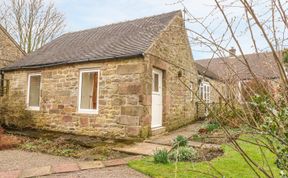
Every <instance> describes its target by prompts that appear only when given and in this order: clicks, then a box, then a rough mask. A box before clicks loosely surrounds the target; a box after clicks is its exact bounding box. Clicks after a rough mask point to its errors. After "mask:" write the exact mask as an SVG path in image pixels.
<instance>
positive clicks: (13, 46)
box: [0, 25, 25, 68]
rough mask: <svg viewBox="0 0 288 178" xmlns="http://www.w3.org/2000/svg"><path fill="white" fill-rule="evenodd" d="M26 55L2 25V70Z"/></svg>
mask: <svg viewBox="0 0 288 178" xmlns="http://www.w3.org/2000/svg"><path fill="white" fill-rule="evenodd" d="M24 55H25V52H24V51H23V50H22V49H21V47H20V46H19V45H18V43H17V42H16V41H15V40H14V39H13V38H12V37H11V35H10V34H9V33H8V32H7V31H6V29H5V28H4V27H2V26H1V25H0V68H2V67H4V66H6V65H8V64H10V63H13V62H15V61H16V60H17V59H20V58H21V57H23V56H24Z"/></svg>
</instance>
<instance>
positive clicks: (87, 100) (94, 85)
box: [78, 70, 99, 114]
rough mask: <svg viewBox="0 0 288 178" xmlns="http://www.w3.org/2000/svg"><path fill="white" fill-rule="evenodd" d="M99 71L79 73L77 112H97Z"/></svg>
mask: <svg viewBox="0 0 288 178" xmlns="http://www.w3.org/2000/svg"><path fill="white" fill-rule="evenodd" d="M98 81H99V70H82V71H80V90H79V107H78V109H79V112H80V113H91V114H96V113H97V112H98V90H99V86H98Z"/></svg>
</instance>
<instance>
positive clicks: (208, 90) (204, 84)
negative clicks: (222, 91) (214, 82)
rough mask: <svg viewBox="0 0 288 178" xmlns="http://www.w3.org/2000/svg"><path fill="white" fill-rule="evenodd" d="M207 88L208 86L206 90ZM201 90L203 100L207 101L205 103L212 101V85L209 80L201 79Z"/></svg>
mask: <svg viewBox="0 0 288 178" xmlns="http://www.w3.org/2000/svg"><path fill="white" fill-rule="evenodd" d="M205 88H206V90H205ZM199 92H200V93H199V95H200V97H201V99H202V100H203V101H205V103H210V102H211V87H210V83H209V82H206V81H201V83H200V90H199ZM201 92H202V95H203V96H201Z"/></svg>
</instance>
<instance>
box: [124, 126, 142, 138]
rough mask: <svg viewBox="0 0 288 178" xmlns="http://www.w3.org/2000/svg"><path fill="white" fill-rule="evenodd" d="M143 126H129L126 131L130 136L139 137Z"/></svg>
mask: <svg viewBox="0 0 288 178" xmlns="http://www.w3.org/2000/svg"><path fill="white" fill-rule="evenodd" d="M140 131H141V127H140V126H127V127H126V133H127V135H128V136H131V137H137V136H139V135H140Z"/></svg>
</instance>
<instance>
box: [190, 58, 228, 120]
mask: <svg viewBox="0 0 288 178" xmlns="http://www.w3.org/2000/svg"><path fill="white" fill-rule="evenodd" d="M195 66H196V69H197V71H198V93H197V94H198V97H199V98H197V99H198V100H197V101H196V112H197V118H204V117H206V116H207V115H208V113H209V112H208V108H207V106H214V105H215V104H219V103H221V102H222V97H223V96H221V95H225V82H224V81H223V80H222V79H221V78H220V77H219V76H218V75H217V74H215V73H214V72H212V71H210V70H208V69H207V68H206V67H203V66H202V65H200V64H198V63H197V62H195Z"/></svg>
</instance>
